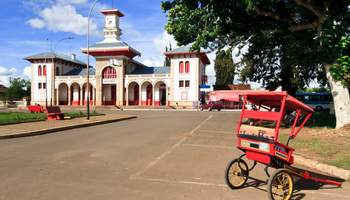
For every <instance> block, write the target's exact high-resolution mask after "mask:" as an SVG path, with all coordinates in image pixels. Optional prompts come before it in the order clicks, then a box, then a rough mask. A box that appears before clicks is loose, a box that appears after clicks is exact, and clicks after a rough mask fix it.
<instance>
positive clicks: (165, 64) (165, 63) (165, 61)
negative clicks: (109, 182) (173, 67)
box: [164, 44, 173, 67]
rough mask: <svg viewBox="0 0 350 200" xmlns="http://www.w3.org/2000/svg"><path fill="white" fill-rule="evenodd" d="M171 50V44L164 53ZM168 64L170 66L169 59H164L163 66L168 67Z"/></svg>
mask: <svg viewBox="0 0 350 200" xmlns="http://www.w3.org/2000/svg"><path fill="white" fill-rule="evenodd" d="M171 50H173V49H172V47H171V44H169V47H168V46H166V47H165V52H167V51H171ZM170 64H171V63H170V58H168V57H165V60H164V66H166V67H170Z"/></svg>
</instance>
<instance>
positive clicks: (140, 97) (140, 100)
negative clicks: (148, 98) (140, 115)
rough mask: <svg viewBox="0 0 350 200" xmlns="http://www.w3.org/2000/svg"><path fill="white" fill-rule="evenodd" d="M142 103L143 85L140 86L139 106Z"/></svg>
mask: <svg viewBox="0 0 350 200" xmlns="http://www.w3.org/2000/svg"><path fill="white" fill-rule="evenodd" d="M141 104H142V85H140V86H139V106H141Z"/></svg>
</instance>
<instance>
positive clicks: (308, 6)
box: [294, 0, 324, 21]
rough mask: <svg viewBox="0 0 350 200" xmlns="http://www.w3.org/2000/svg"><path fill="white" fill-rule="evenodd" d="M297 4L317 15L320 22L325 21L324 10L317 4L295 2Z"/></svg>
mask: <svg viewBox="0 0 350 200" xmlns="http://www.w3.org/2000/svg"><path fill="white" fill-rule="evenodd" d="M294 1H295V3H296V4H298V5H299V6H302V7H304V8H306V9H308V10H309V11H311V12H312V13H313V14H315V15H316V16H317V17H318V18H319V20H320V21H323V18H324V10H323V9H322V8H320V7H319V6H318V5H317V4H315V3H313V1H312V0H294Z"/></svg>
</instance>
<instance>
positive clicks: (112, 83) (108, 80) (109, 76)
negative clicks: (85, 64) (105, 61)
mask: <svg viewBox="0 0 350 200" xmlns="http://www.w3.org/2000/svg"><path fill="white" fill-rule="evenodd" d="M116 101H117V71H116V70H115V68H114V67H106V68H104V69H103V71H102V104H103V105H115V104H116Z"/></svg>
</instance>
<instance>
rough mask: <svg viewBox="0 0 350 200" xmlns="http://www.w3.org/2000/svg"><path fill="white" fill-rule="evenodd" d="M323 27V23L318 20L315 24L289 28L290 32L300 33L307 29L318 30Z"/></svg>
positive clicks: (296, 25) (295, 25)
mask: <svg viewBox="0 0 350 200" xmlns="http://www.w3.org/2000/svg"><path fill="white" fill-rule="evenodd" d="M320 26H321V22H320V21H319V20H318V19H316V20H315V21H313V22H309V23H304V24H294V25H292V26H291V27H289V30H290V31H292V32H298V31H304V30H307V29H315V30H316V29H318V28H319V27H320Z"/></svg>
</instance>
